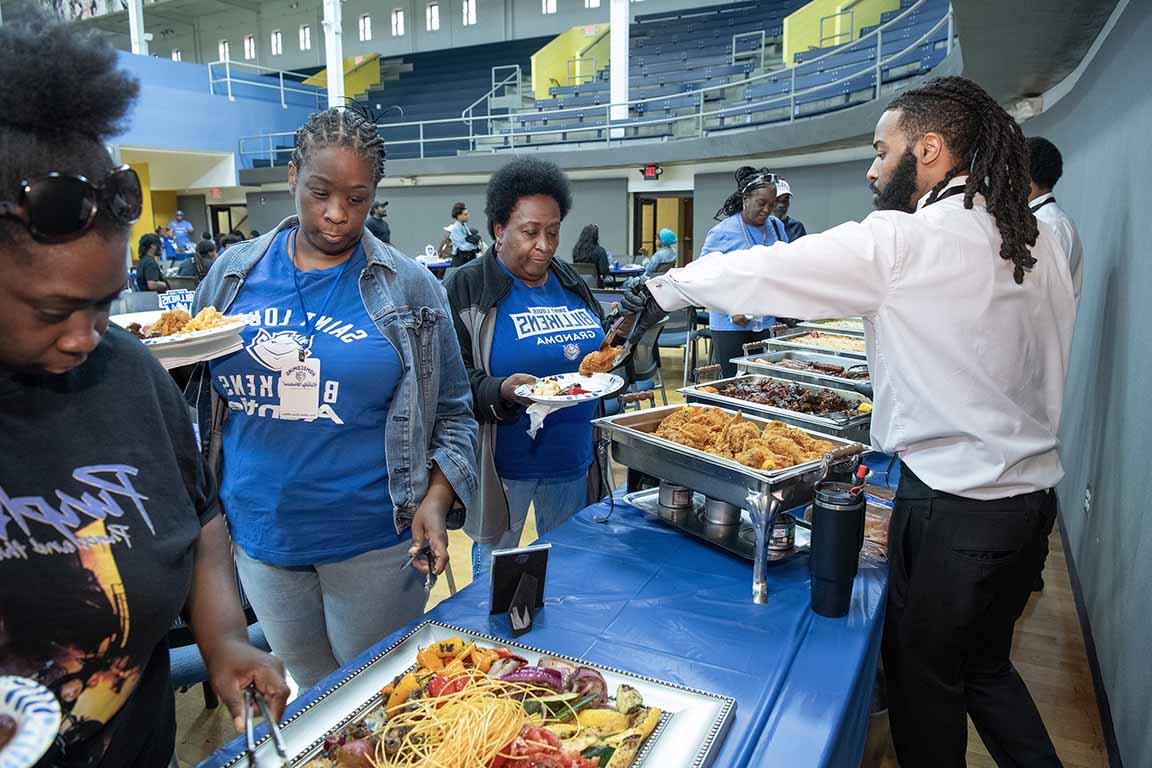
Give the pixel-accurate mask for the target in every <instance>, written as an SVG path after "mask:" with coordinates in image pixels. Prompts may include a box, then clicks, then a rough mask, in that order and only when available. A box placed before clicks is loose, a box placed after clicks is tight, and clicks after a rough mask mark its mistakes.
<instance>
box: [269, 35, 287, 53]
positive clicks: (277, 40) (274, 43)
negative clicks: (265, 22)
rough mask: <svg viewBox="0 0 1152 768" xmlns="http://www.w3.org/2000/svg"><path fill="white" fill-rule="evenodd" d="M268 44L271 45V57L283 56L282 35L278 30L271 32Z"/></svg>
mask: <svg viewBox="0 0 1152 768" xmlns="http://www.w3.org/2000/svg"><path fill="white" fill-rule="evenodd" d="M268 42H269V43H271V46H270V47H271V50H272V55H273V56H283V55H284V35H282V34H281V33H280V30H278V29H274V30H272V35H271V37H270V39H269V41H268Z"/></svg>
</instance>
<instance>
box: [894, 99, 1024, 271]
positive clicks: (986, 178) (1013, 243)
mask: <svg viewBox="0 0 1152 768" xmlns="http://www.w3.org/2000/svg"><path fill="white" fill-rule="evenodd" d="M888 109H889V110H900V112H901V115H900V128H901V129H902V130H903V131H904V133H905V134H906V135H907V137H908V143H909V144H912V143H913V142H915V141H916V140H918V139H919V138H920V137H921V136H923V135H924V134H925V133H928V132H932V133H938V134H940V135H941V136H943V137H944V141H945V142H946V143H947V145H948V149H949V150H950V151H951V152H952V155H953V156H954V157H955V158H956V165H955V167H953V168H952V169H951V170H949V171H948V173H947V175H946V176H945V177H944V178H943V179H941V180H940V183H939V184H937V185H936V186H935V187H933V188H932V191H931V192H930V193H929V196H928V202H929V203H932V202H935V201H936V199H937V198H938V197H939V195H940V193H941V192H943V191H944V188H945V187H946V186H947V185H948V182H949V181H951V180H952V179H954V178H955V177H957V176H960V175H962V174H968V182H967V184H966V185H965V187H964V207H965V208H971V207H972V198H973V197H974V196H975V195H977V194H981V195H983V196H984V198H985V200H986V201H987V205H988V212H989V213H990V214H992V217H993V218H994V219H995V220H996V227H997V229H999V230H1000V238H1001V240H1002V242H1001V245H1000V258H1002V259H1004V260H1006V261H1011V262H1012V263H1013V264H1014V265H1015V269H1013V271H1012V277H1013V279H1015V280H1016V282H1017V283H1018V284H1019V283H1023V282H1024V272H1025V271H1026V270H1029V269H1031V268H1032V267H1033V266H1034V265H1035V264H1036V259H1035V258H1033V257H1032V254H1031V253H1030V252H1029V250H1028V248H1029V246H1032V245H1035V244H1036V237H1037V235H1038V234H1039V232H1038V230H1037V227H1036V217H1035V216H1033V215H1032V211H1031V210H1029V208H1028V179H1029V176H1028V147H1027V144H1025V141H1024V133H1023V132H1022V131H1021V130H1020V126H1019V125H1017V124H1016V121H1015V120H1013V119H1012V116H1011V115H1009V114H1008V113H1007V112H1006V111H1005V110H1004V108H1003V107H1001V106H1000V105H999V104H997V103H996V100H995V99H993V98H992V97H991V96H989V95H988V93H987V92H986V91H985V90H984V89H983V88H981V87H980V86H979V85H977V84H976V83H974V82H973V81H971V80H969V79H967V78H963V77H939V78H936V79H934V80H930V81H928V82H927V83H925V84H924V85H923V86H921V87H919V88H915V89H913V90H911V91H907V92H906V93H902V94H900V95H899V96H897V97H896V98H895V99H894V100H893V101H892V103H891V104H889V105H888Z"/></svg>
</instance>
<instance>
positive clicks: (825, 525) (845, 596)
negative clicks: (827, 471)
mask: <svg viewBox="0 0 1152 768" xmlns="http://www.w3.org/2000/svg"><path fill="white" fill-rule="evenodd" d="M853 491H855V492H853ZM862 546H864V494H863V493H862V490H861V488H859V487H857V488H855V489H854V488H853V486H852V484H851V483H836V482H822V483H818V484H817V485H816V501H815V502H814V503H813V505H812V544H811V550H812V554H811V557H810V558H809V560H808V564H809V568H810V569H811V570H812V610H813V611H815V612H816V613H818V614H820V615H821V616H828V617H830V618H834V619H835V618H839V617H841V616H846V615H847V614H848V606H849V605H850V604H851V603H852V582H853V580H855V578H856V567H857V563H858V561H859V559H860V548H861V547H862Z"/></svg>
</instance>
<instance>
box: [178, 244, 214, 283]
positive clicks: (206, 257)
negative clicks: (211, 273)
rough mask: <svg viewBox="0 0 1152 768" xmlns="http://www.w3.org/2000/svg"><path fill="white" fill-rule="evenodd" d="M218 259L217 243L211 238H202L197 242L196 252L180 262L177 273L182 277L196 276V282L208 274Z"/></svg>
mask: <svg viewBox="0 0 1152 768" xmlns="http://www.w3.org/2000/svg"><path fill="white" fill-rule="evenodd" d="M215 261H216V243H214V242H212V241H211V240H201V241H200V242H198V243H196V253H195V255H193V256H192V258H190V259H184V261H182V262H180V268H179V269H178V270H177V272H176V274H177V275H179V276H180V277H194V278H196V284H197V285H199V284H200V282H201V281H202V280H203V279H204V278H205V277H206V276H207V275H208V270H210V269H211V268H212V264H213V263H215Z"/></svg>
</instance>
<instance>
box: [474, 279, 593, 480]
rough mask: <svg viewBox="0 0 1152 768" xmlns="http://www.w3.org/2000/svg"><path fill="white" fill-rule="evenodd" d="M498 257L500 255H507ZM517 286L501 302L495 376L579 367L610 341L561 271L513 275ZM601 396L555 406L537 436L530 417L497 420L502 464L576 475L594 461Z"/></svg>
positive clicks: (513, 476)
mask: <svg viewBox="0 0 1152 768" xmlns="http://www.w3.org/2000/svg"><path fill="white" fill-rule="evenodd" d="M497 263H500V262H499V261H498V262H497ZM500 268H501V269H503V270H504V272H505V273H506V274H508V275H510V276H511V277H512V288H511V289H510V290H509V291H508V295H507V296H505V297H504V299H503V300H502V301H501V302H500V304H499V306H498V307H497V318H496V333H495V336H494V337H493V340H492V355H491V358H490V360H489V365H490V368H491V370H492V375H493V376H510V375H512V374H513V373H529V374H532V375H533V376H537V377H540V376H552V375H555V374H558V373H571V372H573V371H575V370H577V369H579V367H580V361H581V360H583V359H584V356H585V355H586V354H588V353H589V352H595V351H596V350H597V349H599V348H600V344H601V343H602V342H603V341H604V329H603V328H601V327H600V320H599V319H598V318H597V317H596V313H595V312H593V311H592V310H591V309H589V308H588V307H587V306H586V305H585V304H584V302H583V301H582V300H581V299H580V297H579V296H578V295H576V294H575V293H573V292H571V291H568V290H566V289H565V288H564V287H563V286H562V285H560V281H559V280H558V279H557V278H556V276H555V275H553V274H549V275H548V281H547V282H546V283H544V285H542V286H540V287H538V288H530V287H529V286H527V285H525V284H524V282H523V281H522V280H520V279H519V278H517V277H516V276H515V275H512V273H511V272H509V271H508V268H507V267H505V266H504V264H503V263H500ZM595 414H596V403H595V401H592V402H588V403H581V404H580V405H574V406H572V407H570V408H565V409H563V410H559V411H554V412H553V413H551V414H549V416H548V418H546V419H545V420H544V426H542V427H541V428H540V431H539V432H537V433H536V438H535V439H532V438H531V437H529V436H528V425H529V417H528V414H527V413H522V414H520V418H518V419H517V420H516V421H515V422H512V423H506V424H500V425H499V426H498V427H497V428H496V471H497V472H498V473H499V474H500V476H501V477H503V478H506V479H509V480H534V479H540V478H569V477H575V476H577V475H580V474H583V473H584V472H586V471H587V470H588V467H589V465H590V464H591V463H592V418H593V417H594V416H595Z"/></svg>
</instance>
